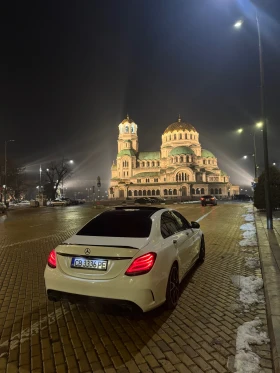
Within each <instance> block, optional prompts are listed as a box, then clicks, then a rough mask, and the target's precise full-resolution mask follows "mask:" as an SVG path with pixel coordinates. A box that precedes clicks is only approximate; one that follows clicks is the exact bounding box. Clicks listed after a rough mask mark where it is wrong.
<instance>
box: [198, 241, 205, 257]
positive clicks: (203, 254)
mask: <svg viewBox="0 0 280 373" xmlns="http://www.w3.org/2000/svg"><path fill="white" fill-rule="evenodd" d="M204 260H205V240H204V236H202V237H201V241H200V250H199V256H198V262H199V263H203V262H204Z"/></svg>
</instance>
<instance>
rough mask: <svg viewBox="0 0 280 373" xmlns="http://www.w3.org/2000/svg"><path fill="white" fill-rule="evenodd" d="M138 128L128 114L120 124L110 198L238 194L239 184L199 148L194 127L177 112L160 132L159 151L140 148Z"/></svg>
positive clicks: (204, 150) (212, 156)
mask: <svg viewBox="0 0 280 373" xmlns="http://www.w3.org/2000/svg"><path fill="white" fill-rule="evenodd" d="M137 130H138V126H137V124H136V123H135V122H134V121H133V120H132V119H131V118H129V116H128V115H127V118H125V119H124V120H123V121H122V122H121V123H120V124H119V137H118V154H117V159H116V162H113V165H112V168H111V171H112V177H111V183H110V188H109V196H110V198H117V199H125V198H139V197H142V196H160V197H163V198H180V199H190V198H191V197H199V196H201V195H204V194H213V195H215V196H216V197H218V198H219V197H228V196H231V195H233V194H239V187H238V186H233V185H232V184H231V183H230V180H229V179H230V178H229V176H228V175H227V174H226V173H225V172H224V171H222V170H220V169H219V167H218V161H217V158H216V157H215V155H214V154H213V153H212V152H210V151H209V150H206V149H202V147H201V144H200V142H199V133H198V132H197V130H196V129H195V128H194V127H193V126H192V125H191V124H189V123H185V122H183V121H182V120H181V118H180V116H179V118H178V120H177V122H175V123H172V124H170V125H169V126H168V127H167V128H166V130H165V131H164V132H163V134H162V145H161V148H160V150H159V151H151V152H147V151H145V152H140V151H139V143H138V135H137Z"/></svg>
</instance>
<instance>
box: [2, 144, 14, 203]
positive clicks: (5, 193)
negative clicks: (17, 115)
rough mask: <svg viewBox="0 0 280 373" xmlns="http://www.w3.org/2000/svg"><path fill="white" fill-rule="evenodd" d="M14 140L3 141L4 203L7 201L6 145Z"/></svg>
mask: <svg viewBox="0 0 280 373" xmlns="http://www.w3.org/2000/svg"><path fill="white" fill-rule="evenodd" d="M14 141H15V140H5V188H4V203H5V204H6V201H7V144H8V143H9V142H14Z"/></svg>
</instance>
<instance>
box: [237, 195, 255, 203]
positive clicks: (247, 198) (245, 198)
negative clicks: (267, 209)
mask: <svg viewBox="0 0 280 373" xmlns="http://www.w3.org/2000/svg"><path fill="white" fill-rule="evenodd" d="M233 199H234V200H235V201H244V202H249V201H252V197H250V196H249V195H248V194H235V195H234V196H233Z"/></svg>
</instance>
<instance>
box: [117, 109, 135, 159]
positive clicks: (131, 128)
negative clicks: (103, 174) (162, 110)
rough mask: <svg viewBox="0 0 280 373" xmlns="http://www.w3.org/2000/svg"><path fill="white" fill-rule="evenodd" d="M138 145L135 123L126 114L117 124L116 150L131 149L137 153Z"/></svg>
mask: <svg viewBox="0 0 280 373" xmlns="http://www.w3.org/2000/svg"><path fill="white" fill-rule="evenodd" d="M138 147H139V145H138V135H137V124H136V123H135V122H134V121H133V120H132V119H131V118H129V115H128V114H127V116H126V118H125V119H124V120H123V121H122V122H121V123H120V124H119V137H118V152H120V151H122V150H124V149H127V150H128V149H133V150H134V151H135V152H136V153H138Z"/></svg>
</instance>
